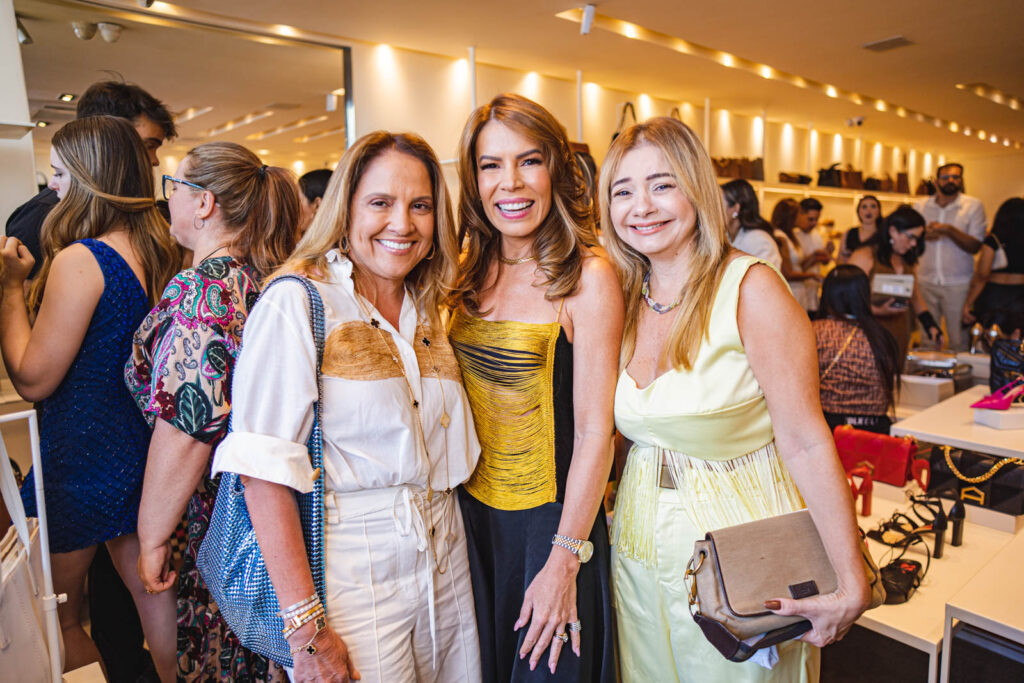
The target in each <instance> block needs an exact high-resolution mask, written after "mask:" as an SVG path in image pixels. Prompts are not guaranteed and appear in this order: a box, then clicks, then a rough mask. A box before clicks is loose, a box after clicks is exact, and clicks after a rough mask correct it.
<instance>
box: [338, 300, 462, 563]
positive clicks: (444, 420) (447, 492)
mask: <svg viewBox="0 0 1024 683" xmlns="http://www.w3.org/2000/svg"><path fill="white" fill-rule="evenodd" d="M353 295H354V296H355V300H356V303H357V304H358V305H359V308H360V310H361V311H362V312H363V315H365V316H366V317H367V318H369V321H370V327H372V328H373V329H375V330H376V331H377V336H378V337H380V341H381V343H382V344H383V345H384V348H385V349H387V350H388V353H390V354H391V360H392V361H393V362H394V364H395V366H396V367H397V368H398V371H399V372H400V373H401V374H402V379H404V380H405V387H406V389H408V391H409V400H410V401H411V402H412V403H411V405H412V408H413V410H414V411H415V413H416V426H417V427H419V433H420V443H422V444H423V452H424V453H427V462H428V465H429V462H430V453H429V451H428V450H427V437H426V434H425V432H424V430H423V415H422V414H421V413H420V402H419V401H417V400H416V394H415V393H413V390H412V384H411V383H410V382H409V376H408V375H407V374H406V373H405V366H403V365H402V362H401V361H400V360H398V356H397V355H396V354H394V353H391V346H390V345H389V344H388V341H387V338H386V337H385V336H384V332H383V331H382V330H381V329H380V321H379V320H377V319H376V318H374V317H373V316H372V315H370V312H369V311H368V310H367V309H366V305H365V304H364V303H363V301H362V297H361V296H360V295H359V294H357V293H356V292H353ZM419 322H420V321H419V312H417V314H416V325H417V327H418V326H419ZM420 341H421V342H422V343H423V347H424V348H425V349H426V350H427V357H428V358H429V359H430V365H431V367H432V369H433V371H434V377H435V378H436V379H437V388H438V389H440V391H441V419H440V420H438V423H439V424H440V425H441V428H442V431H443V434H444V477H445V478H444V480H445V484H450V483H451V475H450V474H449V469H448V425H450V424H451V418H450V417H449V416H448V404H447V402H446V401H445V397H444V384H442V383H441V368H440V367H439V366H438V365H437V363H435V362H434V352H433V351H431V349H430V346H431V344H430V339H429V338H428V337H427V336H426V335H424V336H423V338H422V339H420ZM395 348H396V349H397V348H398V343H397V342H396V343H395ZM440 493H441V494H442V495H444V496H445V497H450V496H451V495H452V488H451V486H445V489H444V491H441V492H440ZM433 497H434V490H433V489H432V488H431V486H430V468H429V466H428V467H427V505H426V508H427V512H428V514H429V516H430V523H429V524H430V544H431V550H432V554H433V556H434V568H435V569H437V573H438V574H441V575H442V576H443V575H444V574H445V572H447V571H448V568H449V567H450V566H451V556H450V554H447V553H446V554H445V558H446V560H447V561H446V562H445V566H444V569H442V568H441V565H440V564H439V563H438V561H437V545H436V543H437V541H436V540H435V537H434V529H435V524H434V507H433V500H432V499H433ZM452 504H453V503H452V502H451V501H448V502H446V503H444V504H443V507H447V506H450V505H452ZM451 526H452V516H451V515H447V525H446V527H447V528H446V529H445V530H444V534H443V535H442V537H441V539H442V540H443V541H444V543H445V545H446V546H447V545H448V540H449V539H450V538H451V535H452V530H451Z"/></svg>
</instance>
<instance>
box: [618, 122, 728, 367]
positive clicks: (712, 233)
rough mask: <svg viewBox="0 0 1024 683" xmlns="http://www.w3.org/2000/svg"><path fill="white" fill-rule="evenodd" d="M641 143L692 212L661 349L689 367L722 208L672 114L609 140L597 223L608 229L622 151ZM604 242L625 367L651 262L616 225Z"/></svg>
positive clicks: (707, 298) (718, 250)
mask: <svg viewBox="0 0 1024 683" xmlns="http://www.w3.org/2000/svg"><path fill="white" fill-rule="evenodd" d="M642 145H651V146H653V147H655V148H656V149H658V150H659V151H660V152H661V153H662V154H664V155H665V160H666V161H667V162H668V165H669V167H670V168H671V169H672V172H673V173H674V174H675V177H676V180H677V181H678V183H679V187H680V188H681V189H682V191H683V193H684V194H685V195H686V198H687V200H688V201H689V202H690V203H691V204H692V205H693V209H694V213H695V214H696V225H695V227H694V230H695V231H696V238H695V239H694V244H693V251H692V252H691V254H692V256H691V259H692V261H691V263H690V272H689V276H688V277H687V279H686V281H685V282H681V283H680V288H679V291H680V294H681V295H682V303H681V304H680V306H679V314H678V316H677V317H676V320H675V322H674V323H673V324H672V328H671V330H670V331H669V337H668V341H667V343H666V349H665V352H666V353H667V355H668V360H669V362H670V363H671V365H672V367H674V368H677V369H678V368H680V367H682V368H685V369H687V370H690V369H692V368H693V362H694V360H695V359H696V357H697V352H698V351H699V349H700V345H701V342H702V340H703V339H704V338H706V337H707V335H708V322H709V320H710V318H711V306H712V304H713V303H714V300H715V293H716V292H717V291H718V284H719V282H721V280H722V275H723V274H724V272H725V266H726V263H727V260H728V256H729V244H728V242H727V241H726V232H725V224H726V218H725V207H724V205H723V202H722V191H721V189H720V188H719V187H718V183H717V181H716V180H715V172H714V169H713V168H712V166H711V159H710V158H709V157H708V153H707V151H706V150H705V149H704V145H703V144H702V143H701V141H700V139H699V138H698V137H697V135H696V133H694V132H693V131H692V130H691V129H690V128H689V127H688V126H687V125H686V124H684V123H682V122H680V121H678V120H676V119H672V118H667V117H658V118H654V119H650V120H648V121H646V122H644V123H641V124H637V125H635V126H633V127H631V128H629V129H628V130H626V131H625V132H623V133H622V134H621V135H619V136H618V137H617V138H616V139H615V141H614V142H613V143H612V146H611V148H610V149H609V150H608V155H607V156H606V157H605V161H604V166H603V167H602V168H601V176H600V177H601V185H600V190H599V194H600V197H601V199H602V201H601V224H602V225H605V226H609V228H614V227H615V226H613V224H612V220H611V213H610V211H609V201H610V199H611V190H610V188H611V183H612V182H613V181H614V180H615V175H616V171H617V169H618V167H619V164H620V163H621V162H622V158H623V156H625V154H626V153H627V152H629V151H630V150H632V149H635V148H637V147H641V146H642ZM604 234H605V247H606V248H607V250H608V254H609V256H611V259H612V262H613V263H614V264H615V265H616V267H617V269H618V271H619V276H620V279H621V281H622V293H623V296H624V297H625V299H626V319H625V330H624V333H623V339H622V351H621V356H620V365H622V366H625V365H626V364H627V363H628V362H629V360H630V358H632V356H633V351H634V350H635V349H636V330H637V322H638V320H639V319H640V310H641V307H642V306H643V305H644V304H643V302H642V301H641V294H640V291H641V288H642V287H643V280H644V275H645V274H646V273H647V272H648V271H649V270H650V267H651V264H650V261H648V260H647V257H646V256H644V255H643V254H641V253H640V252H638V251H636V250H635V249H633V248H632V247H631V246H629V245H628V244H627V243H626V242H625V241H623V239H622V238H621V237H620V236H619V234H618V231H617V230H616V229H606V230H605V231H604Z"/></svg>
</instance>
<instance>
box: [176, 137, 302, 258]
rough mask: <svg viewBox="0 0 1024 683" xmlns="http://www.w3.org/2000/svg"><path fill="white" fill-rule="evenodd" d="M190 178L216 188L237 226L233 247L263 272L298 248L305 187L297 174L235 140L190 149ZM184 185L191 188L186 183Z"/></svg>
mask: <svg viewBox="0 0 1024 683" xmlns="http://www.w3.org/2000/svg"><path fill="white" fill-rule="evenodd" d="M185 159H187V160H188V162H189V163H188V166H187V167H186V170H185V172H184V174H183V175H184V176H185V180H188V181H189V182H192V183H195V184H196V185H201V186H202V187H203V188H205V189H207V190H209V191H210V192H212V193H213V196H214V197H216V199H217V205H218V206H220V210H221V215H223V216H224V222H225V224H226V225H227V226H228V227H229V228H232V229H233V230H234V233H235V234H234V239H233V240H232V242H231V248H232V250H233V251H234V252H235V253H237V254H238V255H239V258H240V260H241V261H243V262H245V263H248V264H249V265H250V266H252V267H253V269H254V270H255V271H256V272H257V274H259V275H260V276H261V277H265V276H266V275H268V274H270V272H271V271H273V270H274V269H275V268H277V267H278V266H279V265H281V264H282V263H283V262H284V261H285V259H287V258H288V255H289V254H291V253H292V249H294V248H295V238H296V235H297V233H298V225H299V212H300V208H299V189H298V185H297V183H296V180H295V174H294V173H292V172H291V171H289V170H287V169H284V168H280V167H278V166H264V165H263V162H262V161H260V158H259V157H258V156H256V155H255V154H253V153H252V151H250V150H248V149H246V148H245V147H243V146H242V145H238V144H235V143H234V142H208V143H206V144H203V145H199V146H198V147H194V148H192V149H191V150H190V151H189V153H188V154H186V155H185ZM180 189H182V190H190V191H191V188H188V187H187V186H186V187H183V188H180Z"/></svg>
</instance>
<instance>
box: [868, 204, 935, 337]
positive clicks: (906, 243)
mask: <svg viewBox="0 0 1024 683" xmlns="http://www.w3.org/2000/svg"><path fill="white" fill-rule="evenodd" d="M924 232H925V227H924V217H923V216H922V215H921V214H919V213H918V212H917V211H915V210H914V209H913V208H912V207H910V206H909V205H907V204H904V205H902V206H900V207H898V208H897V209H896V210H895V211H893V212H892V213H891V214H889V215H888V216H887V217H886V218H885V220H884V221H883V223H882V233H881V235H880V236H879V239H878V240H877V241H876V242H875V244H873V245H868V246H864V247H861V248H860V249H858V250H857V251H855V252H853V254H852V255H851V256H850V264H851V265H855V266H857V267H859V268H860V269H861V270H863V271H864V272H865V273H867V275H868V278H872V279H873V278H874V276H875V275H876V274H878V273H883V274H890V275H912V276H914V288H913V293H912V294H911V296H910V297H909V299H897V298H894V297H888V296H882V295H873V296H872V300H871V312H872V313H873V314H874V315H875V317H877V318H878V319H879V322H880V323H881V324H882V326H883V327H885V328H886V329H887V330H889V332H891V333H892V335H893V337H895V338H896V342H897V344H899V348H900V356H901V357H904V356H906V355H907V348H908V347H909V346H910V334H911V332H912V331H913V325H914V315H915V314H916V315H917V319H918V321H920V323H921V327H922V328H923V329H924V330H925V331H926V334H927V335H928V337H929V339H930V340H931V341H932V343H935V344H938V345H939V346H941V344H942V328H940V327H939V324H938V322H936V320H935V318H934V317H933V316H932V314H931V313H930V312H929V311H928V307H927V306H926V305H925V302H924V297H922V296H921V291H920V288H919V286H918V281H917V277H916V269H917V263H918V260H919V259H920V258H921V254H922V253H924V252H925V251H927V250H926V249H925V245H926V242H925V239H924Z"/></svg>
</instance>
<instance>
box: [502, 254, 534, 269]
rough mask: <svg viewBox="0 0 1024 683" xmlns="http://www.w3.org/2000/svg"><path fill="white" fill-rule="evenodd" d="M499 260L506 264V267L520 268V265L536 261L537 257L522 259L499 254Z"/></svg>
mask: <svg viewBox="0 0 1024 683" xmlns="http://www.w3.org/2000/svg"><path fill="white" fill-rule="evenodd" d="M498 260H499V261H501V262H502V263H504V264H505V265H506V266H518V265H519V264H520V263H526V262H527V261H536V260H537V256H536V255H534V256H524V257H522V258H508V257H506V256H502V255H501V254H498Z"/></svg>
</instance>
